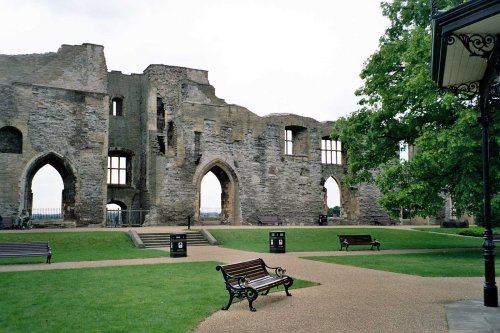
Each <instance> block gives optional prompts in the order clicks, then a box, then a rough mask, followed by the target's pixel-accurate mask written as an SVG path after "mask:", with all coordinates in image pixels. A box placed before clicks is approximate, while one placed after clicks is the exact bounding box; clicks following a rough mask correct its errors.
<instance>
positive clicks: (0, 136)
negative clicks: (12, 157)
mask: <svg viewBox="0 0 500 333" xmlns="http://www.w3.org/2000/svg"><path fill="white" fill-rule="evenodd" d="M0 153H8V154H22V153H23V134H22V133H21V131H19V130H18V129H17V128H15V127H12V126H5V127H2V128H0Z"/></svg>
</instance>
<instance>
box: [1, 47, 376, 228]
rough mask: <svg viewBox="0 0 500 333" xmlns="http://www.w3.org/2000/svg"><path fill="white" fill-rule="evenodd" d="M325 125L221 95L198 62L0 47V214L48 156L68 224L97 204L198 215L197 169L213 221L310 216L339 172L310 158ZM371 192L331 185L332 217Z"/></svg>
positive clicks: (100, 211)
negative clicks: (138, 66) (110, 63)
mask: <svg viewBox="0 0 500 333" xmlns="http://www.w3.org/2000/svg"><path fill="white" fill-rule="evenodd" d="M332 124H333V123H332V122H318V121H316V120H314V119H311V118H307V117H301V116H298V115H293V114H271V115H268V116H265V117H259V116H257V115H256V114H254V113H252V112H251V111H249V110H247V109H246V108H244V107H241V106H237V105H231V104H227V103H226V102H225V101H224V100H223V99H220V98H218V97H217V96H216V95H215V89H214V87H212V86H211V85H210V83H209V81H208V72H206V71H203V70H195V69H189V68H181V67H173V66H166V65H150V66H149V67H148V68H146V70H145V71H144V72H143V73H142V74H131V75H125V74H122V73H121V72H118V71H111V72H108V71H107V68H106V62H105V57H104V51H103V47H102V46H99V45H93V44H83V45H78V46H69V45H63V46H62V47H61V48H60V49H59V50H58V51H57V52H56V53H47V54H32V55H14V56H10V55H0V165H1V166H2V167H1V168H0V215H2V216H11V215H16V214H17V212H18V211H19V210H20V209H22V208H27V209H28V210H29V209H31V204H32V194H31V182H32V179H33V176H34V175H35V174H36V172H37V171H38V170H39V169H40V168H41V167H43V166H44V165H46V164H50V165H52V166H54V168H55V169H56V170H58V171H59V173H60V174H61V177H62V179H63V182H64V191H63V199H62V204H61V206H62V207H63V211H64V218H65V219H66V220H73V221H75V222H76V223H77V225H79V226H83V225H89V224H103V223H104V222H105V218H106V213H105V212H106V204H108V203H116V204H118V205H119V206H121V207H122V208H123V209H128V210H141V211H147V212H148V214H147V215H145V218H143V220H142V221H140V223H141V224H142V223H145V224H147V225H157V224H169V225H177V224H183V223H186V221H187V218H188V217H190V218H191V221H192V222H194V223H198V222H199V219H200V212H199V206H200V187H201V181H202V179H203V177H204V176H205V175H206V174H207V173H208V172H209V171H212V172H213V173H214V174H215V175H216V176H217V178H218V179H219V181H220V183H221V187H222V196H221V202H222V222H223V223H227V224H231V225H241V224H256V223H257V217H258V216H259V215H278V216H279V217H280V219H281V220H282V221H283V222H284V223H285V224H290V225H299V224H305V225H307V224H314V223H317V219H318V215H319V214H325V213H326V206H325V203H324V186H323V185H324V183H325V181H326V180H327V179H328V178H329V177H333V178H334V179H335V180H336V181H337V183H340V182H341V181H342V178H343V177H344V175H345V172H346V162H347V160H346V157H345V156H343V157H342V164H326V163H322V159H321V154H322V150H321V143H322V139H329V134H330V131H331V128H332ZM285 130H288V131H290V132H289V133H291V138H288V140H290V142H289V144H290V147H293V148H292V149H291V151H289V147H288V146H287V144H288V143H286V142H285ZM110 170H111V171H110ZM377 196H378V195H377V193H376V190H375V189H374V188H372V187H370V186H368V185H363V186H361V187H359V188H348V187H341V202H342V210H343V212H344V217H345V218H346V219H347V220H350V221H352V222H353V223H362V224H366V223H369V216H370V214H373V212H376V215H380V214H381V212H382V210H381V208H380V207H379V206H378V205H377V203H376V198H377Z"/></svg>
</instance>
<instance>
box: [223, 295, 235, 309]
mask: <svg viewBox="0 0 500 333" xmlns="http://www.w3.org/2000/svg"><path fill="white" fill-rule="evenodd" d="M233 299H234V293H233V292H229V302H228V303H227V305H226V306H223V307H222V310H227V309H229V307H230V306H231V304H233Z"/></svg>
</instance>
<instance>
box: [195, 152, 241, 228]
mask: <svg viewBox="0 0 500 333" xmlns="http://www.w3.org/2000/svg"><path fill="white" fill-rule="evenodd" d="M209 172H212V173H213V174H214V175H215V176H216V177H217V179H218V180H219V182H220V185H221V191H222V193H221V223H223V224H230V225H241V207H240V200H239V183H238V178H237V176H236V173H235V172H234V170H233V169H232V168H231V167H230V166H229V165H228V164H227V163H225V162H223V161H222V160H215V161H212V162H210V163H208V164H205V165H204V166H201V167H199V168H198V171H197V172H196V173H195V177H194V181H195V188H196V191H195V204H194V207H195V212H194V220H195V221H196V222H199V221H200V201H201V200H200V196H201V181H202V179H203V177H204V176H205V175H206V174H207V173H209Z"/></svg>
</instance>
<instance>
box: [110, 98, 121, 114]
mask: <svg viewBox="0 0 500 333" xmlns="http://www.w3.org/2000/svg"><path fill="white" fill-rule="evenodd" d="M109 114H110V115H111V116H114V117H121V116H123V98H121V97H113V98H112V99H111V106H110V109H109Z"/></svg>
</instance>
